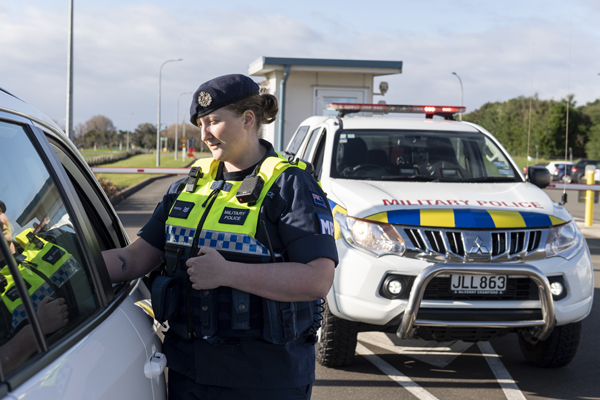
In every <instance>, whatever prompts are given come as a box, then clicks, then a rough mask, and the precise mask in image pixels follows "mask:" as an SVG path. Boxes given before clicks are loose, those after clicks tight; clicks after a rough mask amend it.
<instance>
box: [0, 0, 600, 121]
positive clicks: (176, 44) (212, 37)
mask: <svg viewBox="0 0 600 400" xmlns="http://www.w3.org/2000/svg"><path fill="white" fill-rule="evenodd" d="M582 4H583V5H585V6H587V5H588V4H587V2H583V3H582ZM61 11H62V12H56V11H48V10H43V11H42V10H41V9H39V8H33V7H28V8H25V9H23V10H21V11H19V12H15V9H13V8H9V7H6V6H5V7H3V8H0V48H1V49H2V54H3V56H2V58H0V77H1V81H0V86H2V87H4V88H5V89H7V90H9V91H12V92H14V93H15V94H16V95H17V96H19V97H21V98H23V99H24V100H26V101H28V102H29V103H30V104H32V105H33V106H35V107H37V108H39V109H40V110H42V111H43V112H45V113H46V114H47V115H49V116H50V117H52V118H54V119H56V120H58V121H59V122H63V121H64V114H65V108H66V105H65V101H66V100H65V99H66V95H65V91H66V65H67V23H68V15H67V13H66V12H65V11H64V10H61ZM379 12H383V11H382V10H381V9H380V10H379ZM590 13H591V14H594V13H595V15H596V16H598V13H600V10H598V8H596V9H595V10H594V12H590ZM310 16H311V17H312V18H313V20H312V22H311V23H308V22H307V20H306V16H304V19H300V18H296V17H294V16H293V15H290V14H276V13H273V14H268V13H265V12H264V11H260V12H251V11H248V10H247V9H244V10H240V11H229V12H224V11H215V10H211V11H210V12H200V11H197V10H191V11H189V12H188V13H187V14H185V15H182V14H175V13H173V12H172V11H170V10H169V9H166V8H163V7H159V6H153V5H139V4H138V5H125V6H120V7H117V8H105V9H102V10H101V11H98V10H92V9H85V8H83V9H81V10H79V11H78V12H77V13H76V15H75V56H74V64H75V65H74V101H75V104H74V121H75V124H77V123H80V122H84V121H86V120H87V119H89V118H91V117H92V116H93V115H97V114H102V115H106V116H108V117H109V118H111V119H112V120H113V121H114V123H115V124H116V125H117V126H118V127H119V128H120V129H125V128H126V127H127V119H128V117H129V115H130V114H131V113H132V112H133V113H134V115H133V116H131V127H132V128H133V127H135V126H136V125H137V124H138V123H142V122H152V123H155V121H156V107H157V89H158V69H159V66H160V65H161V63H162V62H164V61H165V60H168V59H175V58H183V59H184V61H183V62H178V63H172V64H167V65H166V66H165V67H164V68H163V74H162V100H163V102H162V109H163V112H162V121H163V122H166V123H169V124H170V123H173V122H174V121H175V108H176V102H177V98H178V97H179V94H181V93H185V92H190V91H194V90H195V88H196V87H197V86H198V85H199V84H200V83H201V82H203V81H205V80H207V79H210V78H211V77H213V76H217V75H221V74H225V73H232V72H240V73H246V72H247V67H248V65H249V64H250V63H251V62H252V61H254V60H255V59H257V58H258V57H261V56H263V55H265V56H278V57H314V58H342V59H374V60H396V61H398V60H401V61H403V62H404V73H403V74H402V75H399V76H388V77H383V78H382V79H383V80H386V81H388V82H389V83H390V90H389V92H388V94H387V95H386V100H387V101H388V102H389V103H413V104H418V103H430V104H432V103H437V104H441V103H443V104H457V103H458V102H459V100H460V97H459V96H460V87H459V84H458V82H457V79H456V77H455V76H453V75H451V72H452V71H456V72H457V73H458V74H459V75H460V77H461V79H462V81H463V84H464V101H465V105H466V106H467V107H468V109H469V110H473V109H475V108H477V107H480V106H481V105H482V104H483V103H485V102H487V101H504V100H507V99H509V98H512V97H516V96H519V95H525V96H528V95H529V94H530V93H531V80H532V76H531V71H532V59H533V63H534V64H533V72H534V75H533V91H534V92H537V93H539V95H540V97H541V98H555V99H558V98H562V97H565V96H566V94H567V81H568V79H569V70H568V67H569V31H570V26H569V24H565V23H564V21H562V22H556V23H555V22H552V21H549V20H548V19H547V18H546V19H544V18H527V17H525V16H521V17H519V18H515V19H514V20H503V21H502V22H501V23H500V22H496V23H493V24H492V23H491V22H490V24H489V27H486V26H484V24H482V23H481V22H479V23H478V24H477V26H478V28H477V31H476V32H473V31H472V30H468V29H467V28H465V27H464V24H465V23H467V22H468V21H466V20H461V21H458V22H460V24H459V23H458V22H457V21H454V20H452V21H450V23H449V24H447V25H444V26H439V25H436V24H435V23H433V22H431V23H430V25H428V26H425V27H424V29H423V30H418V31H417V30H416V29H415V28H414V24H408V23H407V24H402V21H403V20H405V21H407V20H408V19H410V18H411V15H410V13H408V12H406V13H402V14H401V15H399V16H398V18H397V19H398V25H397V27H394V28H393V29H381V30H379V29H377V26H375V25H370V26H369V27H368V29H367V28H365V29H363V27H362V26H361V25H360V24H359V23H358V21H356V22H357V23H351V22H352V21H354V20H353V19H352V18H355V17H349V16H345V17H344V16H342V17H340V18H338V16H337V15H335V14H331V13H326V12H312V13H310ZM369 18H370V19H369V20H370V21H372V20H373V19H374V16H373V15H370V17H369ZM438 20H439V16H438ZM590 21H593V22H590ZM595 23H596V22H595V20H594V19H593V18H591V16H590V15H589V14H588V15H581V18H580V20H574V21H573V23H572V38H571V62H570V65H571V72H570V83H569V85H570V92H571V93H574V94H575V95H576V100H578V102H579V104H583V103H585V102H586V101H591V100H593V99H594V98H596V97H597V93H598V88H600V76H598V75H597V73H598V72H600V65H598V60H597V54H598V49H597V46H596V43H597V42H598V39H599V38H598V36H599V35H600V33H599V32H598V31H597V29H595V28H594V26H595V25H592V24H595ZM461 26H463V28H461ZM532 52H533V57H532ZM184 99H185V98H184V97H183V98H182V100H181V103H180V113H181V115H183V110H185V109H187V107H188V104H187V101H189V100H185V101H184Z"/></svg>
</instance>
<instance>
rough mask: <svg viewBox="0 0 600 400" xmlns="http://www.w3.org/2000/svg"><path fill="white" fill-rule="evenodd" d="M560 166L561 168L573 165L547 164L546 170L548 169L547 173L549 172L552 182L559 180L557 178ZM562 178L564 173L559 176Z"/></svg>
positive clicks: (557, 162) (566, 163) (554, 162)
mask: <svg viewBox="0 0 600 400" xmlns="http://www.w3.org/2000/svg"><path fill="white" fill-rule="evenodd" d="M561 165H563V166H564V165H571V166H572V165H574V163H573V162H571V161H551V162H549V163H548V165H546V168H547V169H548V171H550V176H552V180H553V181H557V180H560V178H558V168H559V166H561ZM562 176H564V172H563V174H562V175H561V178H562Z"/></svg>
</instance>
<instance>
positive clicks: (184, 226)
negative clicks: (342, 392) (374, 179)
mask: <svg viewBox="0 0 600 400" xmlns="http://www.w3.org/2000/svg"><path fill="white" fill-rule="evenodd" d="M218 166H219V162H218V161H216V160H212V159H202V160H199V161H197V162H196V163H195V164H194V165H193V167H200V168H201V171H203V174H202V176H201V177H199V178H198V181H197V182H196V185H195V187H191V186H189V185H186V186H187V187H186V190H185V191H182V192H181V193H180V194H179V195H178V197H177V200H176V201H175V203H174V204H173V206H172V208H171V210H170V213H169V217H168V219H167V221H166V244H165V259H166V271H167V275H168V276H171V277H174V278H176V279H177V282H178V286H179V296H178V306H177V307H173V305H164V307H165V308H168V309H171V310H173V311H174V313H173V315H175V316H173V315H172V316H171V317H170V318H169V326H170V328H171V329H173V331H174V332H175V333H177V334H178V335H179V336H181V337H184V338H189V337H203V338H205V339H209V340H210V339H211V338H217V342H218V340H221V339H229V338H263V339H264V340H266V341H268V342H271V343H276V344H282V343H286V342H289V341H291V340H295V339H297V338H298V337H300V336H301V335H306V334H307V332H308V331H310V328H313V329H312V333H314V332H316V329H317V328H318V321H316V320H317V316H316V315H317V312H318V311H319V308H318V307H319V304H320V300H317V301H313V302H278V301H274V300H269V299H260V298H258V297H256V298H257V299H259V300H258V301H259V303H253V304H250V295H249V294H248V293H246V292H243V291H241V290H237V289H233V288H228V289H227V290H225V289H224V288H219V289H213V290H194V289H193V288H192V287H191V282H190V280H189V276H188V274H187V267H186V265H185V262H186V261H187V259H188V258H190V257H191V256H196V255H197V251H198V248H199V247H205V246H209V247H212V248H214V249H216V250H218V251H219V252H220V253H221V254H222V255H223V256H224V257H225V258H226V259H228V260H234V261H239V262H245V263H265V262H271V260H272V259H273V258H275V259H276V260H277V261H283V258H282V257H281V256H280V255H279V254H276V253H272V249H269V248H268V244H265V243H260V242H259V241H258V240H257V239H256V229H257V227H258V225H259V221H258V218H259V213H260V207H261V205H262V203H263V201H264V199H265V197H266V196H267V193H268V192H269V189H270V188H271V186H272V185H273V184H274V183H275V181H276V180H277V178H278V177H279V176H280V175H281V173H283V172H284V171H285V170H286V169H288V168H291V167H299V168H302V169H304V168H305V164H304V163H301V162H299V163H298V164H291V163H290V162H288V161H287V160H286V159H285V158H283V157H282V156H279V155H278V157H268V158H266V159H265V160H264V161H263V162H262V164H261V165H260V169H259V171H258V173H257V176H260V177H261V179H262V180H263V181H264V185H263V188H262V190H261V191H260V195H259V196H258V198H257V199H256V201H254V202H251V203H241V202H240V201H238V199H237V198H236V193H237V192H238V189H239V188H240V186H242V187H244V186H243V185H246V186H247V184H245V183H244V182H240V181H234V182H227V181H222V180H216V177H217V169H218ZM188 179H190V178H188ZM247 179H248V178H247ZM192 186H193V185H192ZM192 251H193V252H195V253H194V254H192ZM153 290H154V289H153ZM229 290H230V291H229ZM253 298H254V296H253ZM257 308H258V310H257ZM315 325H316V326H315Z"/></svg>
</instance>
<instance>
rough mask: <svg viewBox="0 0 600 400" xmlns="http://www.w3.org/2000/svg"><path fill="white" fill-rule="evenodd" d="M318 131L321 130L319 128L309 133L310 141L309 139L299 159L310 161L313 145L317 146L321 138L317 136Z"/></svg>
mask: <svg viewBox="0 0 600 400" xmlns="http://www.w3.org/2000/svg"><path fill="white" fill-rule="evenodd" d="M320 130H321V128H317V129H313V131H312V132H311V133H310V139H309V142H308V145H307V146H306V149H305V150H304V153H303V154H302V156H301V157H300V158H302V159H303V160H309V159H310V156H311V154H312V151H313V149H314V148H315V145H316V144H317V141H318V140H319V138H320V137H321V136H320V135H319V131H320Z"/></svg>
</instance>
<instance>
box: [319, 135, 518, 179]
mask: <svg viewBox="0 0 600 400" xmlns="http://www.w3.org/2000/svg"><path fill="white" fill-rule="evenodd" d="M333 151H334V154H333V160H334V162H333V163H332V170H331V176H332V177H334V178H341V179H367V180H381V181H427V182H431V181H437V182H521V181H522V178H521V177H520V176H519V174H518V173H517V171H515V170H514V168H513V166H512V164H511V162H509V160H508V158H507V156H506V155H505V153H504V152H503V151H502V150H501V149H500V148H499V147H498V146H497V145H496V144H495V143H494V142H493V141H492V140H490V139H489V138H487V137H486V136H485V135H483V134H481V133H473V132H448V131H441V132H440V131H413V130H368V129H361V130H359V129H356V130H350V129H346V130H342V131H339V132H338V133H337V135H336V138H335V143H334V148H333Z"/></svg>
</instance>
